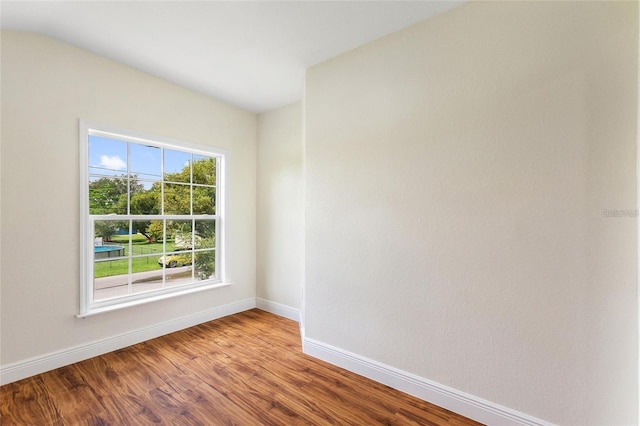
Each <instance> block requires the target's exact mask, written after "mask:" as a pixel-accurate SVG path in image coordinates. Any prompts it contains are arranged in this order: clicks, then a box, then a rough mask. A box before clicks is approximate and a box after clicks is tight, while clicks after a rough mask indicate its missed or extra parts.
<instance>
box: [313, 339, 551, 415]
mask: <svg viewBox="0 0 640 426" xmlns="http://www.w3.org/2000/svg"><path fill="white" fill-rule="evenodd" d="M302 348H303V352H304V353H305V354H307V355H311V356H313V357H316V358H319V359H321V360H323V361H326V362H328V363H330V364H334V365H337V366H338V367H342V368H344V369H346V370H349V371H351V372H354V373H356V374H359V375H361V376H364V377H367V378H369V379H372V380H375V381H376V382H379V383H382V384H385V385H387V386H389V387H392V388H394V389H397V390H400V391H402V392H405V393H408V394H409V395H413V396H415V397H418V398H420V399H422V400H424V401H427V402H430V403H432V404H435V405H437V406H439V407H442V408H446V409H447V410H450V411H453V412H454V413H458V414H460V415H463V416H465V417H468V418H470V419H473V420H476V421H479V422H481V423H484V424H487V425H500V426H507V425H527V426H553V424H552V423H549V422H546V421H544V420H540V419H536V418H535V417H532V416H529V415H527V414H524V413H520V412H518V411H515V410H512V409H510V408H507V407H503V406H501V405H498V404H494V403H493V402H490V401H487V400H484V399H482V398H478V397H476V396H473V395H470V394H467V393H465V392H462V391H459V390H456V389H453V388H450V387H448V386H445V385H442V384H440V383H436V382H433V381H431V380H428V379H425V378H422V377H420V376H416V375H415V374H411V373H407V372H406V371H402V370H399V369H397V368H394V367H391V366H388V365H385V364H382V363H380V362H377V361H374V360H372V359H369V358H365V357H363V356H360V355H357V354H354V353H352V352H349V351H345V350H343V349H340V348H336V347H335V346H331V345H328V344H326V343H323V342H319V341H317V340H314V339H310V338H304V339H303V343H302Z"/></svg>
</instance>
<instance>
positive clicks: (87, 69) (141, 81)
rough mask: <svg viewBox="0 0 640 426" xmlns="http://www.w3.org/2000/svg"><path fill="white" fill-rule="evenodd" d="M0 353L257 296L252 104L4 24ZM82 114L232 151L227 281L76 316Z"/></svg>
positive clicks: (38, 350) (70, 341)
mask: <svg viewBox="0 0 640 426" xmlns="http://www.w3.org/2000/svg"><path fill="white" fill-rule="evenodd" d="M1 47H2V52H1V54H2V58H1V59H2V105H1V106H2V133H1V136H2V164H1V170H2V181H1V185H2V186H1V191H0V192H1V193H2V198H3V203H2V214H1V217H2V224H1V230H2V245H1V250H2V254H3V256H2V271H1V273H0V278H1V281H2V300H1V303H2V305H1V309H2V310H1V314H0V321H1V329H0V332H1V333H0V334H1V345H2V346H1V347H2V352H1V362H2V365H3V366H5V365H7V364H11V363H19V362H21V361H24V360H26V359H29V358H31V357H39V356H42V355H43V354H47V353H50V352H56V351H61V350H65V349H66V348H70V347H76V346H82V345H86V344H88V343H89V342H94V341H99V340H103V339H106V338H109V337H111V336H118V335H121V334H123V333H127V332H129V331H131V330H137V329H144V328H148V327H151V326H154V325H156V324H162V323H165V322H169V321H172V320H175V319H177V318H181V317H184V316H187V315H190V314H193V313H198V312H204V311H207V310H210V309H212V308H215V307H220V306H225V305H228V304H233V303H236V302H238V301H242V300H246V299H251V298H254V297H255V264H256V259H255V253H256V250H255V247H256V246H255V236H256V133H257V118H256V116H255V114H252V113H249V112H245V111H242V110H239V109H237V108H234V107H231V106H228V105H226V104H223V103H221V102H218V101H216V100H213V99H211V98H209V97H206V96H203V95H200V94H197V93H194V92H192V91H189V90H187V89H184V88H181V87H178V86H176V85H172V84H170V83H167V82H165V81H162V80H160V79H157V78H155V77H152V76H149V75H147V74H144V73H141V72H138V71H136V70H133V69H131V68H128V67H126V66H123V65H120V64H117V63H115V62H112V61H110V60H107V59H104V58H101V57H98V56H95V55H93V54H90V53H87V52H85V51H82V50H79V49H77V48H74V47H71V46H69V45H65V44H62V43H59V42H56V41H54V40H52V39H47V38H44V37H40V36H37V35H34V34H26V33H11V32H9V33H5V32H3V33H2V45H1ZM78 119H83V120H89V121H94V122H98V123H104V124H107V125H111V126H115V127H120V128H128V129H133V130H137V131H140V132H145V133H149V134H155V135H159V136H162V137H167V138H174V139H180V140H184V141H187V142H191V143H197V144H203V145H210V146H214V147H219V148H223V149H226V150H228V152H229V163H228V164H229V172H230V174H229V178H230V181H229V191H230V194H229V205H228V226H229V228H228V230H229V235H228V236H229V238H228V244H227V248H228V252H227V253H228V255H227V259H228V260H229V264H228V272H229V276H230V278H231V279H232V281H233V282H234V285H232V286H227V287H224V288H219V289H215V290H211V291H206V292H200V293H197V294H193V295H188V296H182V297H178V298H173V299H169V300H165V301H161V302H155V303H150V304H146V305H142V306H139V307H135V308H130V309H124V310H120V311H116V312H112V313H107V314H102V315H98V316H94V317H90V318H86V319H83V320H79V319H76V318H75V317H74V315H75V314H77V313H78V309H79V252H78V250H79V242H78V239H79V225H78V223H79V205H78V203H79V201H78V197H79V196H78V188H79V183H78Z"/></svg>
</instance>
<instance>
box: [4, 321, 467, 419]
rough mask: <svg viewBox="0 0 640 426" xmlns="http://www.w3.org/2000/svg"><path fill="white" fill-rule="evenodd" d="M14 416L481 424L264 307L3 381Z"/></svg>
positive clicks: (7, 416)
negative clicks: (341, 362) (364, 368)
mask: <svg viewBox="0 0 640 426" xmlns="http://www.w3.org/2000/svg"><path fill="white" fill-rule="evenodd" d="M0 424H2V425H3V426H9V425H38V426H40V425H147V424H161V425H328V424H334V425H458V426H462V425H477V424H478V423H476V422H473V421H471V420H469V419H466V418H464V417H461V416H459V415H457V414H455V413H452V412H450V411H447V410H445V409H442V408H439V407H436V406H434V405H431V404H428V403H426V402H424V401H421V400H419V399H417V398H413V397H411V396H409V395H406V394H404V393H402V392H398V391H396V390H393V389H391V388H389V387H387V386H384V385H381V384H379V383H376V382H373V381H371V380H368V379H366V378H363V377H361V376H358V375H356V374H353V373H350V372H348V371H345V370H342V369H340V368H338V367H335V366H332V365H330V364H327V363H325V362H323V361H319V360H317V359H315V358H312V357H309V356H306V355H304V354H303V353H302V351H301V345H300V335H299V330H298V324H297V323H296V322H294V321H290V320H287V319H284V318H281V317H278V316H276V315H272V314H269V313H267V312H264V311H260V310H257V309H254V310H251V311H247V312H242V313H240V314H236V315H232V316H228V317H225V318H221V319H219V320H215V321H211V322H208V323H205V324H202V325H199V326H196V327H192V328H189V329H187V330H183V331H179V332H176V333H172V334H169V335H166V336H163V337H160V338H157V339H154V340H150V341H147V342H144V343H140V344H138V345H134V346H130V347H128V348H125V349H121V350H118V351H115V352H111V353H109V354H106V355H102V356H99V357H95V358H92V359H89V360H86V361H82V362H79V363H76V364H73V365H70V366H67V367H63V368H59V369H57V370H53V371H50V372H47V373H44V374H39V375H37V376H34V377H31V378H28V379H24V380H21V381H19V382H15V383H11V384H8V385H5V386H2V387H1V388H0Z"/></svg>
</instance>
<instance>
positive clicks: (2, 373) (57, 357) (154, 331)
mask: <svg viewBox="0 0 640 426" xmlns="http://www.w3.org/2000/svg"><path fill="white" fill-rule="evenodd" d="M255 307H256V299H254V298H250V299H244V300H240V301H238V302H235V303H230V304H228V305H224V306H219V307H217V308H212V309H208V310H206V311H203V312H198V313H196V314H192V315H188V316H185V317H182V318H178V319H175V320H171V321H167V322H165V323H162V324H157V325H153V326H151V327H147V328H143V329H138V330H134V331H130V332H128V333H124V334H121V335H119V336H115V337H110V338H107V339H103V340H99V341H96V342H91V343H88V344H85V345H80V346H75V347H73V348H69V349H64V350H61V351H57V352H51V353H48V354H45V355H42V356H38V357H34V358H30V359H27V360H24V361H19V362H15V363H12V364H8V365H3V366H0V385H5V384H7V383H11V382H15V381H18V380H21V379H25V378H27V377H31V376H35V375H36V374H40V373H44V372H46V371H50V370H53V369H55V368H60V367H64V366H65V365H69V364H73V363H74V362H79V361H83V360H85V359H89V358H93V357H95V356H98V355H102V354H105V353H108V352H112V351H115V350H117V349H122V348H125V347H127V346H131V345H134V344H136V343H140V342H144V341H145V340H149V339H154V338H156V337H160V336H163V335H165V334H169V333H173V332H175V331H179V330H183V329H185V328H189V327H193V326H194V325H198V324H202V323H204V322H207V321H212V320H215V319H218V318H222V317H225V316H227V315H232V314H236V313H238V312H243V311H246V310H249V309H253V308H255Z"/></svg>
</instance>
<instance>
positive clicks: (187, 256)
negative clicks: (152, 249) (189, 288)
mask: <svg viewBox="0 0 640 426" xmlns="http://www.w3.org/2000/svg"><path fill="white" fill-rule="evenodd" d="M191 263H192V258H191V252H188V253H173V254H167V255H165V256H162V257H160V258H159V259H158V265H160V266H164V267H167V268H175V267H177V266H187V265H191Z"/></svg>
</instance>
